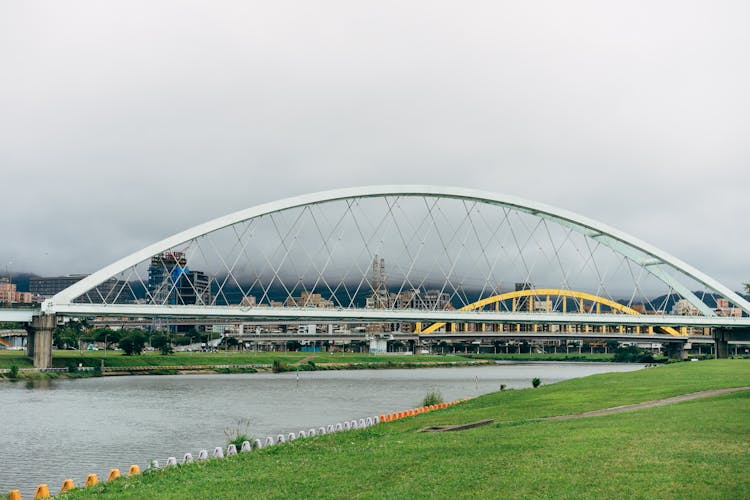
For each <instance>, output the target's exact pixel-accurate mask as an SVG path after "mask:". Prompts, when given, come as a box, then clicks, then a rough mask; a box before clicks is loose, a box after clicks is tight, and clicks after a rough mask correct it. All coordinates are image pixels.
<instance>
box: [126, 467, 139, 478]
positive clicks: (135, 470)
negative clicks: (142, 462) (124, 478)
mask: <svg viewBox="0 0 750 500" xmlns="http://www.w3.org/2000/svg"><path fill="white" fill-rule="evenodd" d="M140 473H141V468H140V467H138V466H137V465H131V466H130V470H129V471H128V476H137V475H138V474H140Z"/></svg>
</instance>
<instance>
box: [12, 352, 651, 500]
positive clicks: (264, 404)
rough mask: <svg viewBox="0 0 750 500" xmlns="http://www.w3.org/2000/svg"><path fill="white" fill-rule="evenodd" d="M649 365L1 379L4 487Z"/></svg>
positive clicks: (54, 483)
mask: <svg viewBox="0 0 750 500" xmlns="http://www.w3.org/2000/svg"><path fill="white" fill-rule="evenodd" d="M641 366H642V365H618V364H610V363H516V362H509V363H502V364H498V365H495V366H486V367H466V368H424V369H415V370H354V371H320V372H302V373H300V374H299V380H297V375H296V374H295V373H282V374H270V373H269V374H247V375H183V376H179V375H176V376H169V375H167V376H137V377H103V378H90V379H82V380H56V381H39V383H35V384H33V385H32V384H31V383H24V382H17V383H11V382H8V383H0V415H2V428H1V429H0V495H2V494H5V493H7V492H8V491H9V490H10V489H16V488H17V489H21V492H22V494H23V497H24V498H30V497H32V496H33V490H34V487H35V485H36V484H38V483H47V484H49V485H50V490H51V492H52V493H56V492H57V491H58V490H59V487H60V485H61V484H62V481H63V479H66V478H71V479H73V480H74V481H75V482H76V484H82V483H83V480H84V479H85V477H86V474H88V473H96V474H99V477H100V479H101V478H102V476H103V477H104V478H106V476H107V474H108V471H109V469H110V468H113V467H118V468H120V470H124V471H127V469H128V467H129V466H130V464H139V465H140V466H141V468H143V467H145V465H146V464H147V463H148V461H149V460H150V459H158V460H159V462H160V463H162V464H163V463H164V462H165V461H166V458H167V457H169V456H176V457H178V459H181V458H182V455H183V454H184V453H185V452H191V453H193V455H194V456H197V452H198V451H199V450H201V449H204V448H205V449H207V450H209V452H210V451H211V450H212V449H213V448H214V447H215V446H222V445H225V444H226V441H227V439H226V437H225V435H224V431H225V429H227V428H230V429H231V428H237V422H238V420H239V419H248V420H249V429H248V431H249V434H252V435H253V436H254V437H263V436H267V435H275V434H277V433H280V432H297V431H299V430H301V429H305V430H307V429H309V428H311V427H320V426H322V425H327V424H335V423H336V422H341V421H343V420H351V419H354V418H362V417H367V416H371V415H378V414H381V413H384V412H388V411H393V410H403V409H407V408H411V407H414V406H417V405H418V404H419V402H420V401H421V399H422V397H424V395H425V394H426V393H427V392H428V391H430V390H433V389H437V390H439V391H440V392H441V393H442V395H443V397H444V398H445V400H446V401H447V400H453V399H458V398H463V397H469V396H476V395H479V394H483V393H487V392H492V391H495V390H497V389H498V388H499V386H500V384H506V385H507V386H508V387H509V388H511V387H512V388H522V387H529V386H530V385H531V384H530V381H531V379H532V378H533V377H540V378H541V379H542V382H543V383H552V382H557V381H560V380H565V379H569V378H575V377H582V376H585V375H590V374H594V373H603V372H612V371H631V370H636V369H638V368H641Z"/></svg>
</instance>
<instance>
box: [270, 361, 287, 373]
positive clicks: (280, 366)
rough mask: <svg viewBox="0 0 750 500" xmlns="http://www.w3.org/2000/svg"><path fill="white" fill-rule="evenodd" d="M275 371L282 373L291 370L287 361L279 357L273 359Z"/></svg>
mask: <svg viewBox="0 0 750 500" xmlns="http://www.w3.org/2000/svg"><path fill="white" fill-rule="evenodd" d="M272 370H273V372H274V373H281V372H288V371H289V364H288V363H285V362H283V361H279V360H278V359H275V360H274V361H273V368H272Z"/></svg>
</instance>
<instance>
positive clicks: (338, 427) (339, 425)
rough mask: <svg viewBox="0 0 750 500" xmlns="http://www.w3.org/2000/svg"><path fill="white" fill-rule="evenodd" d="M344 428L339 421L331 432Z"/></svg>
mask: <svg viewBox="0 0 750 500" xmlns="http://www.w3.org/2000/svg"><path fill="white" fill-rule="evenodd" d="M343 430H344V426H343V425H341V424H340V423H338V424H336V427H334V428H333V432H341V431H343Z"/></svg>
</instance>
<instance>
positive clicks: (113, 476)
mask: <svg viewBox="0 0 750 500" xmlns="http://www.w3.org/2000/svg"><path fill="white" fill-rule="evenodd" d="M118 477H120V469H109V476H107V481H112V480H113V479H117V478H118Z"/></svg>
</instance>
